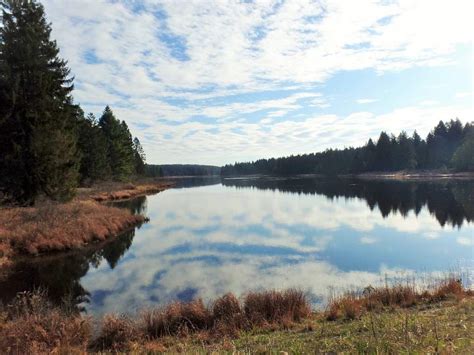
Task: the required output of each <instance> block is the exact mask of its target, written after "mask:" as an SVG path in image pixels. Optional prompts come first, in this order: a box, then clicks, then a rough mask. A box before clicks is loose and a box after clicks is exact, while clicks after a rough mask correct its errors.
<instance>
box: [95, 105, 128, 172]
mask: <svg viewBox="0 0 474 355" xmlns="http://www.w3.org/2000/svg"><path fill="white" fill-rule="evenodd" d="M99 126H100V127H101V129H102V132H103V134H104V136H105V138H106V141H107V160H108V163H109V166H110V169H111V173H112V177H113V178H114V179H116V180H121V181H123V180H127V179H128V178H130V176H131V175H132V173H133V170H134V152H133V141H132V135H131V134H130V131H129V129H128V126H127V124H126V123H125V121H122V122H120V121H119V120H118V119H117V118H115V116H114V114H113V112H112V110H111V109H110V107H109V106H107V107H106V108H105V110H104V113H103V114H102V117H101V118H100V120H99Z"/></svg>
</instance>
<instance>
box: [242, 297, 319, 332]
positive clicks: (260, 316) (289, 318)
mask: <svg viewBox="0 0 474 355" xmlns="http://www.w3.org/2000/svg"><path fill="white" fill-rule="evenodd" d="M244 311H245V315H246V317H247V319H248V320H249V321H250V322H251V323H252V324H255V325H262V324H265V323H270V324H272V323H280V324H285V325H287V324H288V323H291V322H299V321H301V320H302V319H303V318H306V317H308V315H309V314H310V313H311V307H310V304H309V302H308V300H307V298H306V296H305V294H304V293H303V292H302V291H300V290H296V289H289V290H286V291H283V292H278V291H264V292H253V293H249V294H247V295H246V296H245V299H244Z"/></svg>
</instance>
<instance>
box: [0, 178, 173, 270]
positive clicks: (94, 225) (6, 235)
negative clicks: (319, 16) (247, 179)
mask: <svg viewBox="0 0 474 355" xmlns="http://www.w3.org/2000/svg"><path fill="white" fill-rule="evenodd" d="M171 186H172V184H171V183H167V182H152V181H148V182H146V183H142V184H137V185H133V184H123V183H116V182H105V183H101V184H100V185H97V186H94V187H92V188H80V189H78V194H77V197H76V198H75V199H74V200H73V201H72V202H69V203H65V204H58V203H54V202H51V201H47V200H45V201H42V202H39V203H37V205H36V206H34V207H15V206H10V207H3V208H0V268H2V269H3V270H5V269H6V267H7V266H10V265H11V264H12V261H13V260H14V257H15V256H16V255H21V254H23V255H38V254H41V253H47V252H57V251H64V250H70V249H77V248H81V247H83V246H85V245H86V244H88V243H91V242H96V241H103V240H105V239H107V238H109V237H111V236H116V235H118V234H120V233H121V232H123V231H125V230H127V229H129V228H131V227H132V226H135V225H137V224H140V223H143V222H144V221H145V220H146V218H145V217H143V216H135V215H132V213H130V212H129V211H126V210H124V209H118V208H113V207H110V206H105V205H102V204H100V203H98V202H101V201H108V200H119V199H127V198H133V197H137V196H142V195H146V194H152V193H157V192H160V191H163V190H165V189H167V188H169V187H171Z"/></svg>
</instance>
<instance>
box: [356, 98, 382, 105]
mask: <svg viewBox="0 0 474 355" xmlns="http://www.w3.org/2000/svg"><path fill="white" fill-rule="evenodd" d="M376 101H377V100H376V99H358V100H356V102H357V103H358V104H370V103H372V102H376Z"/></svg>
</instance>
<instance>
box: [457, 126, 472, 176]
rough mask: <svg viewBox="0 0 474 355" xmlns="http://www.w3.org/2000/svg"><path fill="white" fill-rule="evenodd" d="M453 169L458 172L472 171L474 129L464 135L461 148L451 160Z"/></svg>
mask: <svg viewBox="0 0 474 355" xmlns="http://www.w3.org/2000/svg"><path fill="white" fill-rule="evenodd" d="M451 162H452V165H453V167H454V168H455V169H456V170H460V171H474V129H471V131H470V132H469V134H467V135H466V138H465V139H464V141H463V143H462V144H461V146H460V147H459V148H458V149H457V150H456V152H455V153H454V155H453V159H452V160H451Z"/></svg>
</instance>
